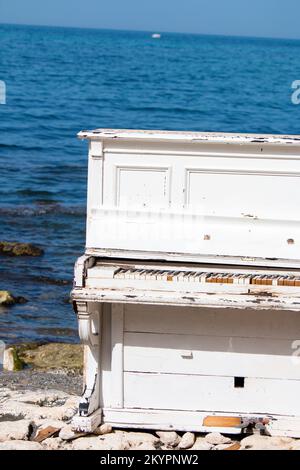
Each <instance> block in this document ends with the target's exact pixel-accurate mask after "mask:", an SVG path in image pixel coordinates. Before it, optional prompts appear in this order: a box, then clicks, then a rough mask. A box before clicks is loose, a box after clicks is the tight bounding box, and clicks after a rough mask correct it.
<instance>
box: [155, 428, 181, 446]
mask: <svg viewBox="0 0 300 470" xmlns="http://www.w3.org/2000/svg"><path fill="white" fill-rule="evenodd" d="M156 434H157V435H158V437H159V440H160V441H161V442H162V443H163V444H164V445H166V446H170V447H176V446H177V445H178V444H179V442H180V437H179V436H178V434H177V432H175V431H157V432H156Z"/></svg>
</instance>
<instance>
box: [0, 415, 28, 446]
mask: <svg viewBox="0 0 300 470" xmlns="http://www.w3.org/2000/svg"><path fill="white" fill-rule="evenodd" d="M31 429H32V422H31V421H30V420H27V419H24V420H19V421H1V422H0V442H5V441H10V440H28V438H29V435H30V432H31Z"/></svg>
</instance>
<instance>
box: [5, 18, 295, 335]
mask: <svg viewBox="0 0 300 470" xmlns="http://www.w3.org/2000/svg"><path fill="white" fill-rule="evenodd" d="M0 80H3V81H5V83H6V89H7V96H6V104H1V105H0V168H1V170H0V240H7V241H25V242H32V243H34V244H37V245H39V246H41V247H42V248H43V249H44V251H45V254H44V256H42V257H40V258H13V257H0V290H1V289H8V290H10V291H11V292H12V293H13V294H14V295H20V296H24V297H26V298H27V299H28V300H29V301H28V302H27V303H26V304H20V305H16V306H13V307H10V308H4V307H2V308H0V339H2V340H4V341H6V342H8V343H17V342H23V341H72V342H74V341H78V336H77V323H76V318H75V315H74V313H73V311H72V307H71V305H70V303H69V302H68V296H69V292H70V289H71V287H72V277H73V265H74V262H75V260H76V258H77V257H78V256H79V255H81V254H82V253H83V250H84V243H85V205H86V178H87V144H86V142H80V141H78V140H77V138H76V133H77V132H78V131H80V130H81V129H92V128H96V127H112V128H114V127H116V128H144V129H171V130H198V131H222V132H258V133H275V134H277V133H290V134H298V133H299V134H300V106H296V105H293V104H292V102H291V94H292V89H291V84H292V82H293V81H294V80H300V41H294V40H273V39H255V38H240V37H222V36H201V35H188V34H170V33H165V34H162V36H161V39H152V37H151V33H150V32H131V31H108V30H91V29H90V30H89V29H72V28H52V27H51V28H50V27H31V26H13V25H0Z"/></svg>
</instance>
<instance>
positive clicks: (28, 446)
mask: <svg viewBox="0 0 300 470" xmlns="http://www.w3.org/2000/svg"><path fill="white" fill-rule="evenodd" d="M0 450H43V447H42V446H41V444H39V443H38V442H32V441H17V440H16V441H7V442H0Z"/></svg>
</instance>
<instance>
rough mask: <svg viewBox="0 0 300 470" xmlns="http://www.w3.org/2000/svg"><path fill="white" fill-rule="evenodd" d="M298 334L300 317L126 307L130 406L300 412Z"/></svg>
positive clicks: (126, 398) (126, 392) (126, 386)
mask: <svg viewBox="0 0 300 470" xmlns="http://www.w3.org/2000/svg"><path fill="white" fill-rule="evenodd" d="M296 331H300V316H299V314H297V313H295V312H280V311H277V312H272V311H266V312H263V313H261V312H258V311H251V310H245V311H243V312H241V311H240V310H234V309H228V310H226V312H224V311H221V310H219V309H202V308H200V309H194V308H187V307H185V308H184V309H182V308H180V307H160V308H158V307H153V306H142V305H125V306H124V335H123V355H124V356H123V364H124V382H123V387H124V407H125V408H139V407H140V408H143V409H147V408H149V409H152V408H153V409H174V410H199V411H201V410H202V411H205V410H215V411H223V412H237V413H239V412H241V413H242V412H246V411H247V412H249V413H252V412H253V413H270V414H274V413H279V414H290V413H292V414H300V404H299V400H298V398H297V396H298V393H299V392H300V367H299V359H298V358H297V357H296V356H295V350H296V347H295V344H296V343H295V340H296V338H295V336H297V334H296V333H295V332H296ZM235 377H239V378H243V381H244V383H243V386H242V387H241V386H237V385H236V381H235ZM282 394H283V395H282ZM280 395H281V396H285V399H284V400H278V397H279V396H280Z"/></svg>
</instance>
